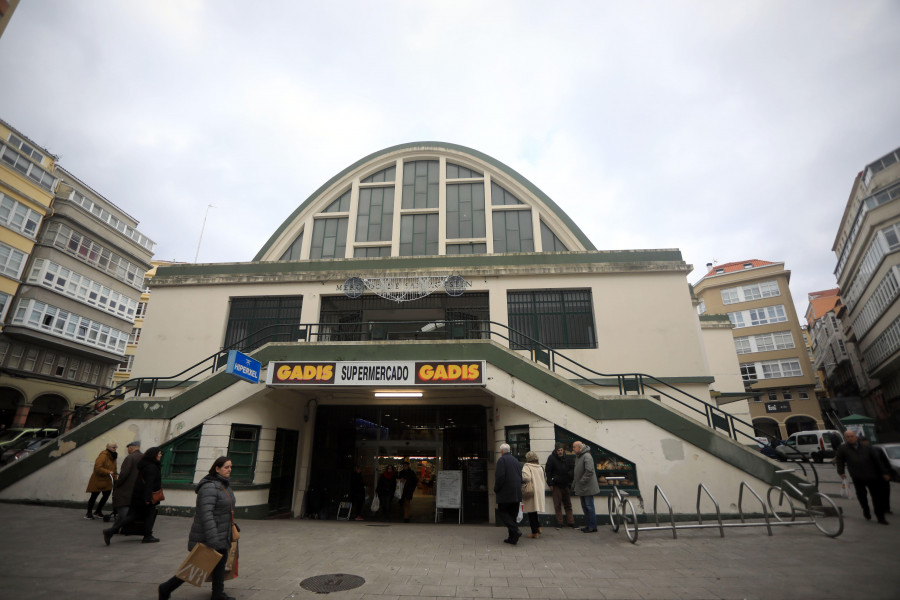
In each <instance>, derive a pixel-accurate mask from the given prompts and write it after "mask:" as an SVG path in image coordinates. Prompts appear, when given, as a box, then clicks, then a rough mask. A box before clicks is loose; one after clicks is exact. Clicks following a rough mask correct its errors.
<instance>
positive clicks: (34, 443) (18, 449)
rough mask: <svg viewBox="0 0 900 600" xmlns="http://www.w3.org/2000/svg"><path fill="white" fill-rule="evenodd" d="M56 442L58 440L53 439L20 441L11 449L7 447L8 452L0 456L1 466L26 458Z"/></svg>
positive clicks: (5, 451)
mask: <svg viewBox="0 0 900 600" xmlns="http://www.w3.org/2000/svg"><path fill="white" fill-rule="evenodd" d="M54 441H56V438H52V437H47V438H27V439H24V440H19V441H17V442H16V443H15V444H12V445H11V446H10V447H7V448H6V450H4V451H3V454H0V465H6V464H9V463H11V462H15V461H17V460H19V459H22V458H25V457H26V456H28V455H29V454H34V453H35V452H37V451H38V450H40V449H41V448H43V447H44V446H46V445H47V444H52V443H53V442H54Z"/></svg>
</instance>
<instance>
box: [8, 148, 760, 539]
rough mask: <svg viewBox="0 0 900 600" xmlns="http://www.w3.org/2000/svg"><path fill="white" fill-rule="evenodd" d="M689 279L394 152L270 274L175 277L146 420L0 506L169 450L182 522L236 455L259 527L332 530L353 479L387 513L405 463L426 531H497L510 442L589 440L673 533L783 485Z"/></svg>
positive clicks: (490, 183) (446, 153)
mask: <svg viewBox="0 0 900 600" xmlns="http://www.w3.org/2000/svg"><path fill="white" fill-rule="evenodd" d="M691 270H692V267H691V266H690V265H688V264H686V263H685V262H684V261H683V259H682V256H681V253H680V252H679V251H678V250H676V249H658V250H630V251H601V250H597V249H596V248H595V247H594V245H593V244H592V243H591V241H590V240H589V239H588V238H587V237H586V236H585V235H584V233H583V232H582V231H581V229H580V228H579V227H578V226H577V224H576V223H574V222H573V221H572V219H571V218H570V217H569V216H568V215H566V214H565V213H564V212H563V211H562V210H561V209H560V208H559V206H557V205H556V204H555V203H554V202H553V201H552V200H551V199H550V198H549V197H547V195H546V194H544V193H543V192H541V191H540V190H539V189H538V188H537V187H536V186H535V185H534V184H532V183H531V182H529V181H528V180H527V179H525V178H524V177H523V176H521V175H520V174H518V173H516V172H515V171H514V170H512V169H510V168H509V167H507V166H506V165H504V164H502V163H501V162H499V161H497V160H496V159H494V158H492V157H489V156H487V155H485V154H482V153H480V152H478V151H475V150H472V149H469V148H465V147H462V146H457V145H453V144H446V143H439V142H417V143H410V144H403V145H399V146H394V147H391V148H387V149H385V150H382V151H379V152H376V153H374V154H371V155H369V156H367V157H365V158H363V159H361V160H359V161H357V162H356V163H354V164H352V165H350V166H349V167H347V168H346V169H344V170H343V171H341V172H340V173H338V174H337V175H335V176H334V177H332V178H331V179H329V180H328V181H327V182H326V183H325V184H324V185H322V186H321V187H320V188H319V189H318V190H316V191H315V192H314V193H313V194H311V195H310V196H309V197H308V198H307V199H306V200H305V201H304V202H303V203H302V204H300V205H299V206H298V207H297V209H296V210H295V211H294V212H293V213H292V214H291V215H290V216H288V218H287V219H285V221H284V222H283V224H282V225H281V226H280V227H279V228H278V229H277V230H276V231H275V232H274V233H273V234H272V236H271V237H270V239H269V240H268V241H266V243H265V244H264V245H263V247H262V248H261V250H260V251H259V253H258V254H257V255H256V256H255V257H254V258H253V260H251V261H249V262H244V263H224V264H173V265H162V266H159V267H158V269H157V271H156V275H155V277H154V278H153V279H152V281H151V282H150V285H151V289H152V293H151V296H150V297H151V300H150V302H149V305H148V310H147V314H146V315H144V321H143V327H142V331H141V339H140V344H139V346H138V347H137V352H136V355H135V358H134V362H133V365H131V375H132V377H133V378H138V381H134V380H132V384H130V385H131V386H132V387H130V388H128V390H127V393H128V396H129V398H130V399H129V400H128V401H126V402H124V403H122V404H121V405H120V406H118V407H116V408H115V409H114V410H111V411H108V412H107V413H104V414H102V415H100V416H99V417H97V418H96V419H94V420H92V421H91V422H88V423H86V424H84V425H82V426H81V427H80V428H79V429H77V430H75V431H73V432H72V433H71V434H69V435H68V436H67V437H66V438H65V440H64V441H63V443H61V445H60V447H59V448H57V449H56V450H53V451H50V450H48V451H47V452H46V453H43V454H36V455H35V456H34V457H32V458H33V459H34V463H32V466H30V467H29V466H28V465H24V464H23V465H21V467H20V468H19V469H18V470H5V471H0V499H5V500H17V499H18V500H21V499H24V498H34V497H36V496H41V495H43V496H44V497H43V498H41V500H43V501H53V502H57V503H60V502H62V503H64V502H67V501H72V502H75V501H76V499H77V500H80V499H81V494H80V493H73V494H71V496H66V494H67V492H65V491H62V492H55V493H56V496H54V497H52V498H51V497H49V496H48V494H50V493H49V492H45V491H42V490H41V489H40V488H39V485H38V479H39V477H40V474H41V472H46V473H54V474H58V475H59V476H60V477H62V478H63V479H67V478H71V479H75V478H77V477H80V475H81V471H83V470H84V469H85V468H87V464H88V463H89V462H90V461H92V460H93V458H94V457H95V456H96V453H97V452H98V451H99V450H100V449H101V448H102V443H103V441H104V440H108V439H115V440H117V441H119V443H120V444H122V443H123V442H127V441H129V440H131V439H134V438H136V437H140V439H141V441H142V442H143V445H144V447H149V446H151V445H161V446H162V447H163V449H164V462H163V477H164V486H165V488H166V490H167V492H166V497H167V503H166V504H167V509H168V510H171V511H175V512H177V511H179V510H184V511H187V510H190V507H192V506H193V497H194V494H193V491H192V482H194V481H197V479H198V478H199V477H201V476H202V475H203V474H204V473H205V472H206V470H207V469H208V465H209V464H210V463H211V461H212V460H213V459H214V458H215V457H216V456H219V455H224V454H227V455H228V456H229V457H231V459H232V460H233V462H234V466H235V468H234V471H233V474H232V479H233V481H234V487H235V491H236V494H237V498H238V505H239V507H240V513H241V515H243V516H250V517H258V518H265V517H268V516H281V515H293V516H301V515H308V516H319V517H326V518H334V516H335V515H336V514H337V511H338V510H339V508H340V503H341V501H342V500H343V499H344V496H345V495H346V494H348V493H349V491H350V490H349V486H350V477H351V473H352V471H353V470H354V467H360V468H361V469H362V472H363V476H364V481H365V482H366V485H367V493H368V495H369V496H371V495H372V491H373V490H372V488H373V486H374V483H375V480H376V477H377V476H378V473H379V472H380V470H381V469H382V468H383V467H384V466H385V465H387V464H396V465H399V463H401V462H402V461H403V460H409V461H410V463H411V467H412V468H413V470H414V471H415V472H416V473H417V477H418V479H419V486H418V488H417V491H416V494H415V496H414V498H413V520H414V521H415V520H419V521H423V520H429V521H430V520H433V519H435V518H440V519H444V520H448V519H449V520H452V521H454V522H456V521H457V520H459V521H462V522H484V521H492V520H493V509H494V505H495V501H494V498H493V491H492V485H493V468H494V462H495V461H496V457H497V451H498V447H499V445H500V444H501V443H503V442H508V443H510V445H511V446H512V448H513V453H514V455H516V456H517V457H519V458H520V459H524V454H525V453H526V452H527V451H528V450H534V451H536V452H537V453H538V454H539V456H540V457H541V460H542V462H543V461H546V458H547V456H548V455H549V453H550V452H551V451H552V450H553V448H554V445H555V444H557V443H562V444H564V445H566V447H567V452H570V451H571V444H572V442H573V441H574V440H576V439H580V440H583V441H584V442H585V443H586V444H588V445H589V446H591V448H592V453H593V456H594V459H595V461H594V462H595V464H596V466H597V473H598V477H599V478H600V482H601V495H605V494H608V493H609V491H610V490H611V485H612V481H613V480H611V479H608V478H612V477H622V478H623V479H621V480H619V481H620V484H619V485H620V486H621V487H623V488H625V489H627V490H629V491H630V492H631V493H632V494H633V495H635V496H638V497H641V498H652V494H653V490H654V486H657V485H658V486H659V487H660V488H661V489H664V490H665V493H666V494H667V495H668V497H669V498H670V499H671V500H672V502H673V504H674V505H675V508H676V511H678V510H679V509H681V512H685V513H690V512H691V511H693V510H695V506H694V503H695V500H696V496H695V495H696V490H697V484H698V483H700V482H703V483H705V484H706V485H707V486H709V487H710V488H711V490H712V491H713V493H714V494H716V495H717V496H718V497H720V498H722V499H723V501H725V500H726V499H727V502H729V503H731V502H733V501H735V500H736V498H737V494H738V489H739V485H740V483H741V482H742V481H747V482H748V483H750V484H751V485H752V486H754V487H756V488H757V489H758V490H764V489H765V487H764V486H765V485H766V484H767V483H769V482H774V481H775V480H776V479H777V477H778V476H777V475H776V473H775V471H776V470H777V469H778V465H777V463H774V462H771V461H769V460H768V459H766V458H764V457H763V456H762V455H761V454H760V453H759V452H758V451H757V450H756V447H755V445H754V446H753V447H751V446H749V445H748V444H750V443H751V442H752V435H753V432H752V430H751V429H750V428H749V427H748V425H747V424H746V423H744V422H742V421H740V420H736V419H734V418H733V417H734V416H738V417H746V416H747V415H748V410H747V402H746V400H744V401H742V402H741V401H731V402H721V401H717V400H716V398H719V397H721V395H722V392H725V393H730V394H740V393H741V390H739V389H734V388H735V387H736V386H737V387H739V386H740V382H739V375H738V374H737V373H736V372H734V373H731V374H729V373H727V371H728V369H729V368H730V367H729V365H730V364H732V363H733V364H734V367H735V368H736V363H734V361H731V363H729V362H728V361H716V362H715V364H714V365H712V366H711V363H710V360H709V359H708V355H707V348H706V346H705V342H704V339H705V338H709V337H710V336H712V339H716V340H719V341H721V340H722V339H726V338H727V336H728V335H729V333H728V331H729V330H730V325H729V324H728V323H722V322H718V321H716V322H713V323H711V324H710V323H707V324H706V325H701V319H700V318H699V317H698V315H697V311H696V304H697V299H696V298H695V297H694V295H693V294H692V293H691V289H690V286H689V285H688V283H687V281H686V276H687V275H688V273H690V272H691ZM723 336H726V338H723ZM717 343H718V342H717ZM229 350H237V351H241V352H242V354H239V355H231V356H230V357H229V354H228V351H229ZM229 358H230V359H231V360H228V359H229ZM732 370H733V369H732ZM257 378H258V380H257ZM735 382H737V384H736V383H735ZM716 388H718V389H716ZM132 396H134V397H132ZM732 399H733V400H734V399H735V398H732ZM745 420H746V419H745ZM67 442H68V443H69V445H65V446H64V444H66V443H67ZM29 460H31V459H29ZM66 465H67V466H68V468H69V471H64V469H65V468H66ZM17 467H18V465H17ZM26 467H27V468H26ZM7 471H9V472H7ZM442 482H443V484H444V486H445V487H444V490H443V491H445V492H446V491H447V490H448V489H451V486H458V487H455V488H454V489H452V490H451V492H455V493H451V492H448V493H447V494H445V495H442V493H441V492H442V490H441V485H442ZM60 487H62V488H63V489H65V486H60ZM74 487H75V486H73V489H74ZM82 487H83V486H82ZM76 492H80V489H77V490H76ZM448 511H449V512H448ZM602 512H603V511H602V509H601V513H602Z"/></svg>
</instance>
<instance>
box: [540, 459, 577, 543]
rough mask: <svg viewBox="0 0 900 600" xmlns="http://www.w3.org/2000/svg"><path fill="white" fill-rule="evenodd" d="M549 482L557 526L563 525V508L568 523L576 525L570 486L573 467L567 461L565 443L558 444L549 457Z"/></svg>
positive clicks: (547, 468)
mask: <svg viewBox="0 0 900 600" xmlns="http://www.w3.org/2000/svg"><path fill="white" fill-rule="evenodd" d="M545 468H546V470H547V483H548V484H549V485H550V491H551V492H552V493H553V508H554V509H555V510H556V528H557V529H560V528H562V526H563V510H564V509H565V511H566V523H568V525H569V527H575V517H574V515H573V514H572V496H571V494H569V487H570V486H571V485H572V467H571V465H569V463H568V462H566V449H565V447H564V446H563V444H556V450H555V451H554V452H552V453H551V454H550V456H549V457H547V466H546V467H545Z"/></svg>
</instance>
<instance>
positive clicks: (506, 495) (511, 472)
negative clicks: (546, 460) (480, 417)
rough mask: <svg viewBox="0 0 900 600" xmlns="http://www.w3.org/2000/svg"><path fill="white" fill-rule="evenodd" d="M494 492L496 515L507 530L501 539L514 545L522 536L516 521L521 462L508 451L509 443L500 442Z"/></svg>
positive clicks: (520, 490)
mask: <svg viewBox="0 0 900 600" xmlns="http://www.w3.org/2000/svg"><path fill="white" fill-rule="evenodd" d="M494 493H495V494H497V517H498V518H499V519H500V521H501V522H502V523H503V524H504V525H505V526H506V529H507V530H508V531H509V535H508V536H507V538H506V539H505V540H503V541H504V542H506V543H507V544H512V545H514V546H515V545H516V543H517V542H518V541H519V538H520V537H522V532H521V531H519V526H518V524H517V523H516V516H517V515H518V514H519V503H520V502H521V501H522V463H520V462H519V461H518V460H516V458H515V457H514V456H513V455H512V454H510V453H509V444H500V458H499V459H498V460H497V469H496V470H495V471H494Z"/></svg>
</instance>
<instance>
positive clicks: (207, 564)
mask: <svg viewBox="0 0 900 600" xmlns="http://www.w3.org/2000/svg"><path fill="white" fill-rule="evenodd" d="M220 560H222V555H221V554H219V553H218V552H216V551H215V550H213V549H212V548H210V547H209V546H207V545H206V544H197V545H196V546H194V547H193V548H192V549H191V552H190V554H188V555H187V558H186V559H184V562H183V563H181V566H180V567H178V569H177V570H176V571H175V577H177V578H178V579H181V580H182V581H186V582H188V583H190V584H191V585H196V586H197V587H200V586H201V585H203V582H204V581H206V580H207V579H206V578H207V577H208V576H209V575H210V573H212V570H213V569H214V568H215V566H216V565H217V564H219V561H220Z"/></svg>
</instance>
